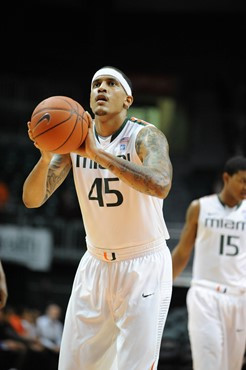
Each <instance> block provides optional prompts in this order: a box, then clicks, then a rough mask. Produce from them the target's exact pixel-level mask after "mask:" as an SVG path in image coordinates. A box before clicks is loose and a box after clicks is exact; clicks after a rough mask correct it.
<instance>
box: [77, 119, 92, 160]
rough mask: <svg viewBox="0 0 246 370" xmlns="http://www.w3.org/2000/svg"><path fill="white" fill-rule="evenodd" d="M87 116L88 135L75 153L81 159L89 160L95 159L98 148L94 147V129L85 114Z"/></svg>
mask: <svg viewBox="0 0 246 370" xmlns="http://www.w3.org/2000/svg"><path fill="white" fill-rule="evenodd" d="M85 114H86V115H87V116H88V122H89V125H88V133H87V136H86V138H85V140H84V142H83V144H82V145H81V146H80V147H79V148H78V149H77V150H76V151H75V153H76V154H79V155H81V156H82V157H87V158H90V159H94V158H95V153H96V152H97V150H98V148H97V145H96V140H95V137H94V132H93V130H94V128H93V121H92V118H91V115H90V114H89V112H85Z"/></svg>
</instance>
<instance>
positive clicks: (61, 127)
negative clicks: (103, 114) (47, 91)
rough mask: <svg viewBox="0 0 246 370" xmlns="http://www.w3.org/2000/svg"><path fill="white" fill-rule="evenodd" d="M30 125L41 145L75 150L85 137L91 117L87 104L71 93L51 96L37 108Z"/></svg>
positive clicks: (54, 150) (51, 149)
mask: <svg viewBox="0 0 246 370" xmlns="http://www.w3.org/2000/svg"><path fill="white" fill-rule="evenodd" d="M30 128H31V131H32V135H33V140H34V141H35V142H36V143H37V144H38V146H39V148H40V149H41V150H42V149H43V150H45V151H48V152H52V153H58V154H66V153H70V152H73V151H75V150H76V149H77V148H79V147H80V145H81V144H82V143H83V141H84V140H85V137H86V135H87V132H88V119H87V116H86V114H85V110H84V108H83V107H82V106H81V105H80V104H79V103H78V102H76V101H75V100H73V99H71V98H68V97H67V96H51V97H50V98H47V99H45V100H43V101H42V102H41V103H39V104H38V105H37V106H36V108H35V109H34V111H33V113H32V116H31V121H30Z"/></svg>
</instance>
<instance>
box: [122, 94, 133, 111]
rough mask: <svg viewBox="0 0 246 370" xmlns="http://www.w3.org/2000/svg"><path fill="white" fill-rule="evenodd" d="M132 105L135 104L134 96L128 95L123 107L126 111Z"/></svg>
mask: <svg viewBox="0 0 246 370" xmlns="http://www.w3.org/2000/svg"><path fill="white" fill-rule="evenodd" d="M132 103H133V96H130V95H127V96H126V98H125V101H124V103H123V107H124V108H125V109H129V108H130V106H131V105H132Z"/></svg>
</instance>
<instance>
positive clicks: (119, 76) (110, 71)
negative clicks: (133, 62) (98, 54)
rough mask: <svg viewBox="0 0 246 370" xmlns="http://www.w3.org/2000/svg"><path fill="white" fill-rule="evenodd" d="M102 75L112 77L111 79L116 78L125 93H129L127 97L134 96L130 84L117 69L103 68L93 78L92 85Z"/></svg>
mask: <svg viewBox="0 0 246 370" xmlns="http://www.w3.org/2000/svg"><path fill="white" fill-rule="evenodd" d="M102 75H106V76H111V77H114V78H115V79H116V80H118V81H119V83H120V84H121V85H122V87H123V88H124V90H125V92H126V93H127V95H130V96H132V90H131V88H130V86H129V84H128V82H127V81H126V79H125V78H124V77H123V76H122V74H121V73H120V72H118V71H116V70H115V69H113V68H101V69H99V70H98V71H97V72H96V73H95V74H94V76H93V78H92V81H91V83H93V81H94V80H95V79H96V78H98V77H99V76H102Z"/></svg>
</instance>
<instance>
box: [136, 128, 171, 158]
mask: <svg viewBox="0 0 246 370" xmlns="http://www.w3.org/2000/svg"><path fill="white" fill-rule="evenodd" d="M136 151H137V153H138V155H139V157H140V158H145V157H146V156H148V155H149V154H150V153H152V154H153V153H155V154H156V156H157V157H159V155H158V154H160V153H162V155H163V153H165V155H167V156H168V152H169V145H168V142H167V139H166V136H165V135H164V134H163V132H162V131H160V130H159V129H157V128H156V127H154V126H149V127H145V128H144V129H142V130H141V131H139V133H138V135H137V138H136Z"/></svg>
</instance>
